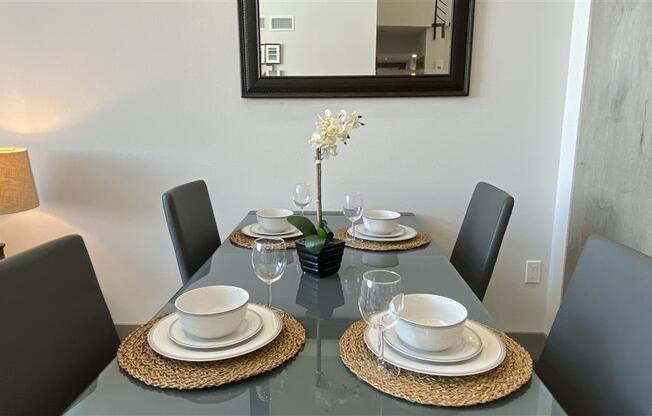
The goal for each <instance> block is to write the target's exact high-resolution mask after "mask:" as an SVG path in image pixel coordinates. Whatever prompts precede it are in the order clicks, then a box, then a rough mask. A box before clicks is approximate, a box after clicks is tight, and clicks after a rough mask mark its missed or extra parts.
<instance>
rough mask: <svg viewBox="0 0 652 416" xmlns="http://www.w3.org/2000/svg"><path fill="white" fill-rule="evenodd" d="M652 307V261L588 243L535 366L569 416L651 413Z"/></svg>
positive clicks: (600, 242) (604, 243) (594, 240)
mask: <svg viewBox="0 0 652 416" xmlns="http://www.w3.org/2000/svg"><path fill="white" fill-rule="evenodd" d="M650 299H652V258H650V257H648V256H645V255H643V254H641V253H639V252H637V251H635V250H633V249H631V248H628V247H625V246H622V245H620V244H616V243H613V242H611V241H609V240H607V239H605V238H603V237H599V236H591V237H589V239H588V240H587V242H586V245H585V246H584V250H583V251H582V254H581V256H580V259H579V260H578V263H577V266H576V267H575V271H574V273H573V276H572V277H571V280H570V281H569V283H568V287H567V289H566V293H565V294H564V297H563V300H562V302H561V306H560V307H559V311H558V312H557V316H556V317H555V321H554V323H553V325H552V329H551V331H550V335H549V336H548V340H547V341H546V344H545V346H544V349H543V353H542V354H541V358H540V359H539V361H538V363H537V374H538V375H539V377H540V378H541V379H542V380H543V382H544V383H545V384H546V386H547V387H548V389H549V390H550V391H551V393H552V394H553V395H554V396H555V398H556V399H557V401H558V402H559V404H560V405H561V406H562V407H563V408H564V410H565V411H566V412H567V413H568V414H584V415H607V414H610V415H643V414H645V415H649V414H650V413H651V412H652V394H650V386H652V356H651V355H650V345H652V326H650V317H651V316H652V302H651V301H650Z"/></svg>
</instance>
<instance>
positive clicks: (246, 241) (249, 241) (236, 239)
mask: <svg viewBox="0 0 652 416" xmlns="http://www.w3.org/2000/svg"><path fill="white" fill-rule="evenodd" d="M302 238H303V236H300V237H294V238H284V239H283V240H285V247H286V248H297V247H296V245H295V244H294V243H295V242H296V241H297V240H300V239H302ZM229 240H231V243H233V244H235V245H236V246H240V247H244V248H252V247H253V246H254V241H256V239H255V238H253V237H249V236H247V235H245V234H244V233H243V232H242V231H241V230H235V231H234V232H232V233H231V235H230V236H229Z"/></svg>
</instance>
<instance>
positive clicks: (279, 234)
mask: <svg viewBox="0 0 652 416" xmlns="http://www.w3.org/2000/svg"><path fill="white" fill-rule="evenodd" d="M293 215H294V212H293V211H292V210H289V209H286V208H266V209H261V210H259V211H257V212H256V222H255V223H253V224H249V225H246V226H244V227H242V228H241V229H239V230H235V231H234V232H233V233H231V235H230V236H229V240H230V241H231V242H232V243H233V244H235V245H238V246H240V247H245V248H252V247H253V244H254V241H255V240H256V239H257V238H280V239H283V240H284V241H285V244H286V245H287V247H288V248H295V242H296V240H298V239H300V238H301V237H302V236H303V233H301V231H299V229H298V228H297V227H295V226H294V225H292V224H290V222H289V221H288V218H290V217H292V216H293Z"/></svg>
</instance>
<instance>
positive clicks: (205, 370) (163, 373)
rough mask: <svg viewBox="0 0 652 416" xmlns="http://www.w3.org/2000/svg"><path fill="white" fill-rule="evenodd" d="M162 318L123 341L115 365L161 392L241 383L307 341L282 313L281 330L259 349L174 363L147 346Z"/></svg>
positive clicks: (289, 355)
mask: <svg viewBox="0 0 652 416" xmlns="http://www.w3.org/2000/svg"><path fill="white" fill-rule="evenodd" d="M161 318H162V317H160V318H155V319H152V320H151V321H149V322H147V323H146V324H144V325H143V326H141V327H140V328H138V329H136V330H135V331H134V332H132V333H131V334H130V335H129V336H128V337H127V338H126V339H125V340H124V341H122V344H120V348H118V365H119V366H120V368H122V369H123V370H124V371H126V372H127V373H128V374H129V375H131V376H132V377H134V378H136V379H138V380H140V381H142V382H143V383H145V384H147V385H149V386H154V387H159V388H163V389H181V390H186V389H200V388H204V387H217V386H221V385H223V384H227V383H233V382H234V381H240V380H244V379H246V378H249V377H253V376H255V375H258V374H261V373H265V372H267V371H270V370H273V369H274V368H276V367H278V366H280V365H281V364H283V363H284V362H286V361H288V360H289V359H291V358H292V357H294V356H295V355H296V354H297V353H298V352H299V351H300V350H301V348H303V344H304V343H305V342H306V331H305V329H304V328H303V326H301V324H300V323H299V321H297V320H296V319H294V318H293V317H292V316H290V315H288V314H287V313H284V312H283V330H282V331H281V333H280V334H279V335H278V337H276V339H275V340H274V341H272V342H270V343H269V344H267V345H266V346H264V347H263V348H261V349H258V350H256V351H254V352H251V353H249V354H246V355H242V356H240V357H236V358H231V359H228V360H222V361H210V362H201V363H195V362H188V361H177V360H172V359H169V358H166V357H163V356H161V355H159V354H157V353H156V352H154V350H152V349H151V348H150V346H149V344H148V343H147V334H148V333H149V330H150V329H151V328H152V326H153V325H154V324H155V323H156V322H157V321H158V320H159V319H161Z"/></svg>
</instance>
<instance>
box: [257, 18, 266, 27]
mask: <svg viewBox="0 0 652 416" xmlns="http://www.w3.org/2000/svg"><path fill="white" fill-rule="evenodd" d="M258 26H259V27H260V30H265V16H260V17H259V18H258Z"/></svg>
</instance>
